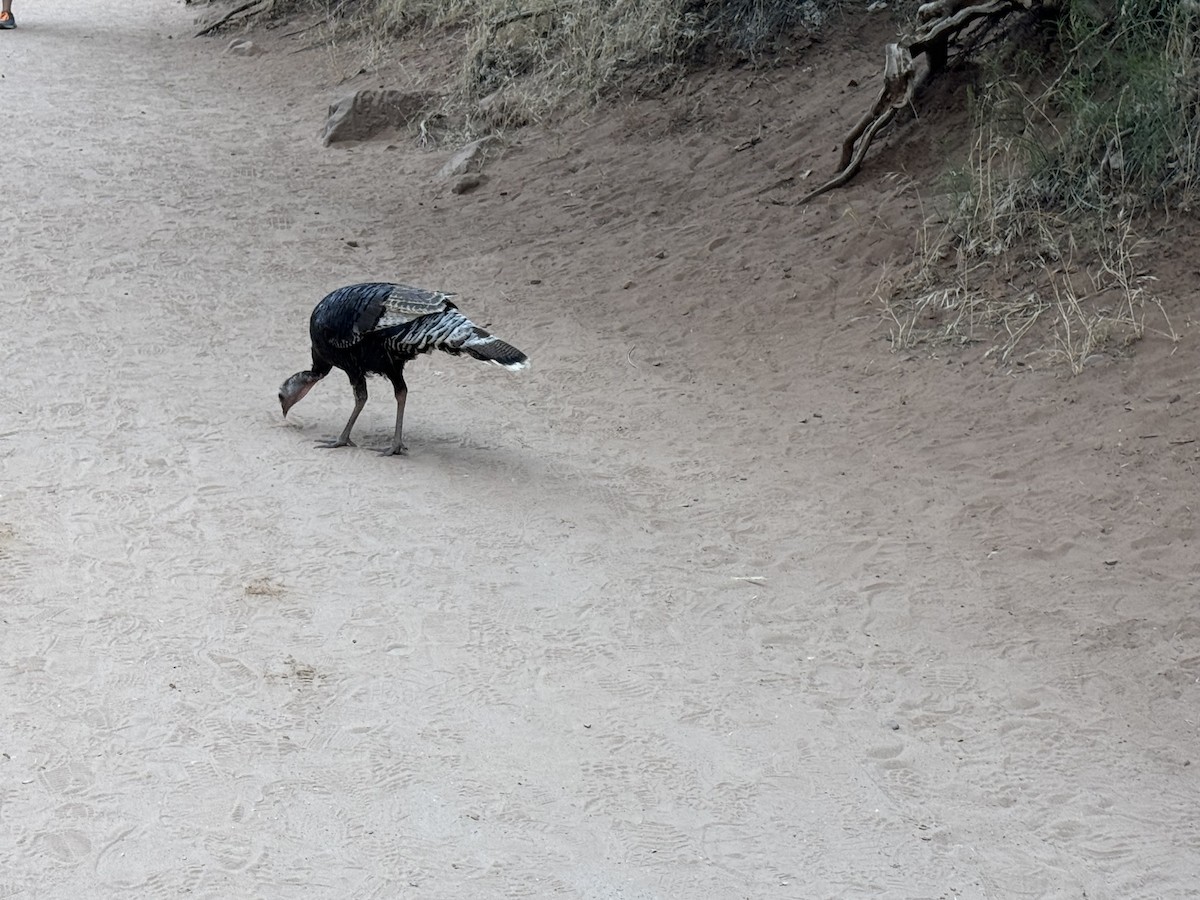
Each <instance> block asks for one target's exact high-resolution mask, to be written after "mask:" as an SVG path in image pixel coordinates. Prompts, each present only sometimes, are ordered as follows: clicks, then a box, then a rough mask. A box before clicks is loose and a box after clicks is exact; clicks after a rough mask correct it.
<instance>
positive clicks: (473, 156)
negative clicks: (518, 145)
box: [437, 134, 500, 180]
mask: <svg viewBox="0 0 1200 900" xmlns="http://www.w3.org/2000/svg"><path fill="white" fill-rule="evenodd" d="M499 143H500V138H499V137H498V136H497V135H494V134H489V135H488V136H487V137H481V138H479V140H476V141H471V143H469V144H467V145H466V146H464V147H460V148H459V149H457V150H455V151H454V155H453V156H451V157H450V158H449V159H448V160H446V164H445V165H444V166H442V167H441V168H440V169H438V173H437V177H438V178H439V179H440V180H445V179H447V178H452V177H453V176H455V175H462V174H463V173H464V172H466V171H467V169H469V168H471V166H472V164H476V163H477V164H478V165H479V166H482V165H483V162H484V157H485V156H486V154H487V150H488V148H490V147H492V146H494V145H496V144H499Z"/></svg>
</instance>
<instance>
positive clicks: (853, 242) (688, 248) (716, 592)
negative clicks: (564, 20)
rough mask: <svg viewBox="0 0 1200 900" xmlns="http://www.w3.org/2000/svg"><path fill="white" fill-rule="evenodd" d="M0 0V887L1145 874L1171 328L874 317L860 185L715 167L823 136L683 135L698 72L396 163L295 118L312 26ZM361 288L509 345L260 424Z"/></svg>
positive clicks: (1189, 744)
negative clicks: (1004, 339) (575, 113)
mask: <svg viewBox="0 0 1200 900" xmlns="http://www.w3.org/2000/svg"><path fill="white" fill-rule="evenodd" d="M17 13H18V18H19V21H20V23H21V27H20V28H19V29H18V30H17V31H15V32H9V33H4V34H0V75H2V76H3V77H2V80H0V92H2V94H0V96H2V97H3V101H4V115H3V125H0V129H2V131H0V134H2V135H3V139H2V141H0V145H2V146H3V160H2V167H3V169H2V176H3V188H2V194H0V197H2V200H0V221H2V222H3V226H4V234H5V242H4V246H3V254H4V255H3V261H2V271H0V311H2V313H3V321H4V329H3V331H4V337H3V345H2V346H3V373H4V378H3V391H0V465H2V467H3V468H2V477H3V481H2V483H0V590H2V592H3V596H2V598H0V627H2V629H3V630H2V631H0V693H2V696H3V706H2V707H0V723H2V724H0V897H3V898H8V897H20V898H24V897H36V898H43V897H44V898H68V897H70V898H79V897H105V898H107V897H130V898H133V897H137V898H159V897H177V896H183V895H186V896H191V897H213V898H233V897H247V898H248V897H262V898H291V897H295V898H313V897H329V898H392V897H428V898H443V897H444V898H464V897H480V898H492V897H497V898H499V897H555V896H562V897H580V898H614V900H615V898H625V900H634V898H664V900H678V898H693V897H695V898H735V897H745V898H769V897H780V898H812V897H895V898H909V897H931V898H932V897H945V898H949V897H987V898H1010V897H1063V898H1067V897H1071V898H1078V897H1088V898H1091V900H1096V898H1121V900H1127V898H1143V897H1144V898H1152V897H1153V898H1161V897H1186V896H1195V892H1196V890H1197V885H1200V814H1198V810H1200V750H1198V749H1197V748H1198V746H1200V743H1198V741H1200V734H1198V726H1197V719H1198V718H1200V684H1198V683H1197V680H1198V679H1200V610H1198V609H1197V581H1198V576H1200V553H1198V552H1197V548H1196V537H1197V532H1196V519H1195V509H1196V502H1197V498H1196V484H1197V481H1196V476H1197V446H1198V445H1197V444H1195V443H1188V441H1189V440H1194V439H1197V438H1200V417H1198V416H1197V413H1196V402H1197V382H1196V380H1195V365H1194V360H1195V352H1196V351H1195V343H1194V334H1193V331H1192V325H1191V322H1190V321H1186V322H1182V323H1180V327H1181V329H1182V330H1183V333H1184V340H1183V341H1181V342H1180V344H1179V345H1176V346H1174V347H1168V346H1165V345H1164V346H1158V345H1156V344H1151V345H1147V346H1146V347H1145V348H1144V352H1143V353H1141V354H1139V356H1137V357H1135V358H1134V359H1133V360H1122V361H1118V362H1114V363H1111V364H1109V365H1107V366H1102V367H1097V369H1096V371H1095V372H1094V373H1093V374H1091V375H1089V377H1088V378H1086V379H1076V380H1067V379H1064V378H1062V377H1061V376H1058V375H1056V374H1054V373H1052V372H1047V373H1036V372H1035V373H1029V374H1014V373H1003V372H1000V371H998V370H997V369H995V368H994V367H991V366H989V365H982V364H978V363H976V362H974V361H971V362H969V364H968V363H967V362H964V361H963V360H961V359H960V360H953V359H952V360H951V361H950V363H949V364H944V363H943V362H942V361H931V360H929V359H926V358H916V357H899V356H895V355H893V354H891V353H890V352H889V350H888V348H887V345H886V343H884V342H883V341H881V339H880V338H881V335H880V332H879V329H878V327H877V326H876V325H875V324H873V323H874V321H875V314H874V313H873V312H872V310H871V308H870V306H869V299H870V293H871V289H872V286H873V284H874V283H875V282H876V281H877V280H878V277H879V269H880V267H881V266H882V265H884V264H885V263H886V262H887V261H888V260H891V259H894V258H896V256H897V254H899V253H901V252H902V251H903V249H904V248H905V247H906V246H907V245H908V242H909V238H908V237H907V235H908V231H907V229H908V228H910V227H911V225H912V222H913V221H914V217H915V216H916V215H918V213H919V210H917V209H916V208H915V207H916V204H914V203H912V202H902V200H897V199H896V194H895V193H894V190H893V187H894V181H889V179H887V178H885V177H881V176H880V174H879V173H875V174H874V175H872V174H871V173H870V172H868V173H865V174H864V178H863V183H862V184H861V185H860V186H858V187H856V188H855V190H853V191H850V192H847V193H844V194H841V195H838V196H832V197H829V198H825V199H824V200H823V201H822V202H821V203H819V204H816V205H815V206H814V207H813V208H812V209H811V210H808V211H803V212H798V211H796V210H794V209H790V208H781V207H776V206H770V205H764V204H763V203H761V202H760V201H759V200H757V199H754V198H753V196H752V191H751V188H752V187H753V186H754V185H755V184H760V183H767V182H768V181H770V180H771V171H772V166H773V161H772V159H771V157H770V154H771V153H775V154H776V155H777V157H778V158H782V157H783V156H786V155H788V154H794V153H796V152H800V151H804V152H809V151H811V149H812V147H813V146H816V145H817V144H821V145H822V146H823V147H824V148H828V146H831V143H832V142H831V140H830V137H831V133H830V132H828V131H824V132H823V131H821V128H825V127H826V125H817V124H813V125H811V126H806V127H796V128H795V129H794V130H795V132H796V133H797V135H798V136H797V137H796V138H795V140H794V141H793V142H792V143H791V144H788V145H786V146H783V147H778V148H777V149H772V144H771V141H770V140H768V141H766V142H765V143H764V145H763V147H762V149H761V152H760V151H759V150H756V151H755V153H754V154H737V155H736V156H735V155H734V154H732V153H731V152H730V149H729V146H730V141H729V140H728V135H729V133H730V131H736V129H737V128H740V127H742V126H743V125H745V123H746V121H747V119H746V117H747V116H748V115H750V113H749V112H748V110H749V108H750V104H748V103H745V102H741V101H740V100H739V99H738V97H736V96H734V97H731V98H728V99H726V100H721V99H720V97H719V96H717V95H716V94H714V93H712V92H711V91H708V89H707V88H705V87H703V86H701V87H698V88H697V89H696V94H695V98H691V99H689V100H688V102H689V104H691V103H692V99H694V100H695V103H694V106H689V108H692V109H699V108H700V105H701V101H704V102H705V103H707V106H706V109H707V110H708V112H707V113H706V115H707V119H706V122H707V124H708V125H709V126H711V125H712V124H713V123H714V122H717V123H720V122H724V123H726V124H727V125H728V128H727V129H721V128H717V129H713V128H712V127H705V128H700V127H692V126H691V125H689V124H688V123H686V122H684V123H682V124H681V123H680V122H679V121H676V120H674V119H672V118H671V117H670V116H671V109H669V108H668V106H667V105H666V104H663V105H658V104H656V103H654V102H649V103H646V104H639V105H638V106H637V107H635V108H630V110H628V111H626V112H624V113H621V114H620V115H617V116H616V118H615V119H613V118H610V119H604V120H601V121H599V122H598V124H596V125H594V126H592V127H590V128H588V129H584V130H581V131H579V132H578V133H571V132H562V133H558V134H541V135H537V134H533V133H531V134H530V135H526V136H524V137H521V138H519V140H518V144H517V145H516V146H515V147H514V149H513V151H512V152H511V153H510V154H509V156H507V157H506V158H505V159H504V160H502V161H501V162H500V163H498V164H497V166H496V168H495V169H494V170H493V171H492V173H491V176H492V177H491V180H490V181H489V183H488V184H487V185H485V187H484V188H482V189H481V190H480V191H478V192H476V193H475V194H471V195H467V196H465V197H452V196H450V195H449V194H448V193H446V192H445V190H444V188H443V187H438V186H436V185H435V184H434V183H433V182H432V181H431V180H430V176H431V174H432V173H433V172H435V171H436V169H437V167H438V166H439V165H440V164H441V161H442V159H443V156H442V155H440V154H436V153H427V152H421V151H419V150H417V149H416V148H415V147H414V146H413V145H412V144H411V142H410V141H405V140H400V141H398V142H397V143H395V144H393V146H395V147H396V149H388V148H387V143H386V142H371V143H368V144H363V145H361V146H357V147H349V148H344V149H336V150H326V149H323V148H321V147H320V146H319V143H318V141H317V132H318V130H319V128H320V124H321V117H322V114H323V111H324V108H325V105H326V104H327V103H328V102H329V101H330V99H331V98H332V97H334V96H336V95H337V93H338V89H337V88H336V86H335V85H334V83H333V82H334V81H335V80H336V79H335V77H334V75H333V73H332V70H331V66H330V65H328V64H327V60H325V59H324V57H322V56H321V54H320V51H310V52H308V53H302V54H296V55H291V54H288V53H286V48H284V47H282V46H278V47H272V48H271V50H272V52H270V53H267V54H266V55H264V56H260V57H253V58H249V59H243V58H235V57H230V56H223V55H222V54H221V50H222V48H223V47H224V41H194V40H191V39H190V37H188V35H189V34H190V32H191V30H193V28H192V12H191V11H190V10H187V9H185V8H184V7H182V6H176V5H167V4H159V3H150V2H145V0H140V2H135V0H112V2H110V3H108V4H105V5H104V15H103V18H102V19H98V18H97V9H96V6H95V4H93V3H91V2H84V0H62V2H58V3H53V4H34V3H27V4H26V3H21V4H19V5H18V9H17ZM872 46H874V44H864V47H867V48H869V47H872ZM814 52H816V51H814ZM873 56H874V54H873V53H870V52H867V51H866V50H864V52H863V53H860V54H858V55H857V56H855V55H853V54H851V55H850V56H849V57H848V58H847V59H846V60H836V59H830V58H829V57H828V56H819V57H816V61H815V62H814V67H813V68H812V69H811V71H809V70H807V69H806V70H805V72H807V73H808V74H800V73H796V74H795V75H794V77H795V78H798V79H802V78H809V79H814V81H813V84H814V85H817V84H819V83H820V82H819V79H821V78H822V77H823V76H825V75H827V74H828V73H829V72H830V71H833V72H835V73H836V75H837V78H838V80H837V85H838V88H839V89H840V87H841V86H842V85H844V84H846V78H845V72H844V68H845V67H848V68H849V70H850V71H851V73H852V74H855V75H857V76H860V77H861V79H862V81H863V82H864V83H868V82H869V76H870V73H871V69H872V67H873V66H876V65H877V63H876V62H875V61H874V60H873ZM838 66H842V67H843V68H842V69H839V68H838ZM779 77H783V76H779ZM789 77H793V76H789ZM706 91H708V92H707V93H706ZM771 96H772V97H777V98H779V99H776V100H772V101H770V103H778V104H783V103H785V102H790V101H786V100H785V99H782V98H783V94H781V92H778V91H776V92H775V93H774V94H771ZM788 96H792V97H794V96H797V94H796V93H795V92H792V93H791V94H789V95H788ZM813 96H814V97H815V98H816V103H817V104H818V105H819V106H824V109H823V110H822V112H823V113H827V112H828V108H829V106H831V105H833V104H835V103H841V102H842V101H840V100H837V99H836V98H834V99H830V98H828V97H825V96H821V95H818V94H814V95H813ZM705 98H707V100H706V99H705ZM770 103H768V104H766V106H770ZM722 104H724V105H722ZM759 108H766V107H756V109H759ZM770 108H771V109H772V110H775V111H777V112H778V111H780V110H781V109H782V107H780V106H770ZM789 109H790V112H788V115H790V116H791V117H792V120H791V124H792V125H796V124H797V123H798V122H799V123H800V124H801V125H803V121H802V119H803V116H804V115H806V113H805V112H804V111H803V110H802V109H800V108H799V107H794V108H791V107H789ZM780 114H781V115H782V113H780ZM814 121H815V120H814ZM828 127H830V128H835V129H836V124H835V125H831V126H828ZM806 142H807V143H806ZM822 142H823V143H822ZM755 154H758V155H755ZM352 244H357V246H353V245H352ZM367 279H398V280H409V281H412V282H414V283H418V284H423V285H427V286H430V287H441V288H445V289H448V290H455V291H459V292H461V293H462V294H463V295H464V298H463V303H462V305H463V308H464V309H465V310H466V311H467V312H468V314H470V315H471V316H472V317H473V318H475V319H476V320H477V321H479V322H481V323H490V324H491V326H492V327H493V329H494V330H495V331H496V332H497V333H498V334H500V335H501V336H503V337H504V338H506V339H508V340H510V341H511V342H513V343H514V344H516V345H517V346H519V347H521V348H522V349H523V350H525V351H526V352H528V353H529V355H530V356H531V357H532V359H533V368H532V371H531V372H530V373H528V374H527V375H526V376H523V377H516V376H510V375H508V374H507V373H504V372H502V371H500V370H498V369H494V368H492V367H487V366H482V365H479V364H476V363H474V362H472V361H469V360H466V361H464V360H457V359H451V358H448V357H439V358H426V359H422V360H421V361H419V362H418V363H417V364H415V365H414V366H413V367H412V377H411V381H410V383H411V390H412V393H411V396H410V400H409V406H408V429H407V432H406V436H407V440H408V443H409V445H410V446H411V448H412V453H411V456H409V457H408V458H405V459H382V458H380V457H378V456H376V455H375V454H373V453H371V452H369V450H368V449H361V450H345V451H337V452H328V451H324V450H319V449H315V448H314V446H313V441H314V440H315V439H317V438H321V437H327V436H330V435H333V434H336V433H337V431H338V429H340V427H341V424H342V422H343V421H344V418H345V416H346V415H347V413H348V412H349V408H350V405H351V397H350V391H349V388H348V386H347V385H346V384H345V382H344V379H342V378H341V377H340V376H338V375H336V374H335V376H334V377H332V378H330V379H329V380H327V382H325V383H324V384H322V385H321V386H320V387H319V388H318V389H317V390H315V391H314V392H313V393H312V394H311V395H310V396H309V398H307V399H306V400H305V401H304V402H303V403H302V404H301V405H300V406H298V407H297V408H296V409H295V411H294V412H293V414H292V418H291V419H290V420H289V421H288V422H286V423H285V422H283V421H282V420H281V418H280V416H279V413H278V407H277V403H276V399H275V392H276V389H277V387H278V385H279V383H280V382H281V381H282V380H283V378H284V377H285V376H287V375H289V374H290V373H292V372H293V371H296V370H297V369H300V368H303V367H305V366H306V365H307V355H306V354H307V347H306V340H307V339H306V333H305V331H306V320H307V315H308V312H309V310H310V309H311V307H312V304H313V303H315V301H316V300H317V299H318V298H319V297H320V296H321V295H322V294H323V293H324V292H325V291H327V290H329V289H332V288H333V287H336V286H338V285H340V284H343V283H348V282H352V281H358V280H367ZM534 282H536V283H534ZM1189 360H1190V362H1189ZM391 416H392V409H391V402H390V397H389V396H388V391H387V390H386V388H385V387H383V386H382V385H380V386H378V387H376V388H375V390H374V397H373V399H372V402H371V403H370V404H369V405H368V407H367V411H366V413H364V415H363V417H362V419H361V420H360V425H359V432H358V435H357V437H358V438H359V440H360V443H361V444H363V445H364V448H370V447H373V446H380V447H382V446H385V445H386V443H387V440H388V436H389V433H390V427H391Z"/></svg>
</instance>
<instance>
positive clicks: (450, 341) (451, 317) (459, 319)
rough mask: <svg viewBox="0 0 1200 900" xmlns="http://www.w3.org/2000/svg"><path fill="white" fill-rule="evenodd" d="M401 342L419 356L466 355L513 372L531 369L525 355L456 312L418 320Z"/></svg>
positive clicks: (454, 310)
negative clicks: (435, 353) (429, 353)
mask: <svg viewBox="0 0 1200 900" xmlns="http://www.w3.org/2000/svg"><path fill="white" fill-rule="evenodd" d="M402 340H403V342H404V344H406V345H407V346H409V347H410V348H412V349H413V350H415V351H416V352H418V353H424V352H426V351H427V350H433V349H437V350H444V351H445V352H446V353H452V354H454V355H458V354H460V353H467V354H469V355H471V356H473V357H475V358H476V359H479V360H483V361H484V362H489V363H492V364H493V365H497V366H503V367H504V368H506V369H511V370H513V371H518V370H520V369H524V368H526V367H527V366H528V365H529V357H527V356H526V355H525V354H524V353H522V352H521V351H520V350H518V349H517V348H516V347H514V346H513V345H512V344H510V343H508V342H507V341H502V340H500V338H498V337H496V336H495V335H493V334H490V333H489V332H487V331H484V330H483V329H482V328H480V327H479V326H478V325H476V324H475V323H474V322H472V321H471V320H470V319H468V318H467V317H466V316H464V315H463V314H462V313H460V312H459V311H458V310H457V309H450V310H447V311H446V312H443V313H438V314H436V315H431V316H423V317H422V318H420V319H417V320H416V321H415V322H413V323H412V326H410V328H408V329H406V330H405V333H404V335H403V338H402Z"/></svg>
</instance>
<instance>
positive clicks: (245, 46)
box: [225, 38, 267, 56]
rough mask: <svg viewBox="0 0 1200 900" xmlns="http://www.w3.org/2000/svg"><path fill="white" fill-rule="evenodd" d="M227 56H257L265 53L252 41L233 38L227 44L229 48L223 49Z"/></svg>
mask: <svg viewBox="0 0 1200 900" xmlns="http://www.w3.org/2000/svg"><path fill="white" fill-rule="evenodd" d="M225 52H226V53H227V54H230V55H233V56H258V55H259V54H260V53H266V52H267V51H266V50H264V49H263V48H262V47H260V46H258V45H257V44H255V43H254V41H250V40H247V39H246V38H234V39H233V40H232V41H230V42H229V46H228V47H226V48H225Z"/></svg>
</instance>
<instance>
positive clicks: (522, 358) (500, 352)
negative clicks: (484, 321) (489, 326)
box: [463, 328, 529, 372]
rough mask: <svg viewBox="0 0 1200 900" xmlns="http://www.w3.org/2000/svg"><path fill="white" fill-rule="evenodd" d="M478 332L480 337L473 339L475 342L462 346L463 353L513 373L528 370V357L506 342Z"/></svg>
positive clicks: (484, 332) (483, 332)
mask: <svg viewBox="0 0 1200 900" xmlns="http://www.w3.org/2000/svg"><path fill="white" fill-rule="evenodd" d="M478 330H479V332H480V336H479V337H478V338H476V339H473V340H474V341H477V342H468V343H466V344H463V350H464V351H466V352H467V353H469V354H471V355H472V356H473V357H475V358H476V359H482V360H483V361H484V362H489V363H492V364H493V365H497V366H504V368H506V369H511V370H512V371H514V372H518V371H520V370H521V369H525V368H528V366H529V357H528V356H526V355H525V354H524V353H522V352H521V351H520V350H518V349H517V348H516V347H514V346H513V345H512V344H510V343H508V342H507V341H502V340H500V338H498V337H495V336H493V335H490V334H488V333H487V332H486V331H484V330H483V329H482V328H480V329H478Z"/></svg>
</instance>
